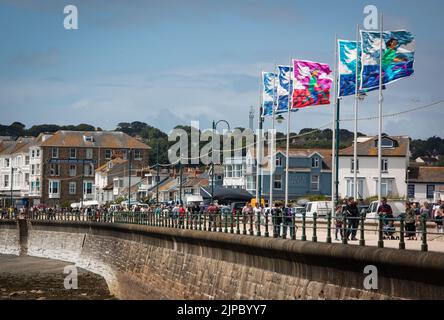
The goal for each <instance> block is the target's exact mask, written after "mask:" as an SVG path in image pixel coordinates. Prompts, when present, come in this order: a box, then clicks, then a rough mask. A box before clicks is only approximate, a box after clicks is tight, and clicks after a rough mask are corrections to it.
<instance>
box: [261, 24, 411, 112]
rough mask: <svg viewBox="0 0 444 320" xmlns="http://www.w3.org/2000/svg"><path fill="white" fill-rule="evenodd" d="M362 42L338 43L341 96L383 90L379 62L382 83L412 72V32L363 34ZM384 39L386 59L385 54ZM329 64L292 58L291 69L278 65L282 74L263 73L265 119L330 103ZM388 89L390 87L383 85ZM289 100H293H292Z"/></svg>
mask: <svg viewBox="0 0 444 320" xmlns="http://www.w3.org/2000/svg"><path fill="white" fill-rule="evenodd" d="M360 35H361V41H359V42H357V41H348V40H339V41H338V57H339V61H338V96H339V97H345V96H350V95H355V93H356V63H358V84H359V88H358V92H359V93H361V94H365V93H366V92H368V91H372V90H376V89H378V88H379V73H380V61H381V60H382V71H383V72H382V76H383V79H382V84H383V85H386V84H389V83H392V82H394V81H397V80H399V79H401V78H405V77H409V76H411V75H412V74H413V72H414V70H413V63H414V59H415V40H414V37H413V35H412V34H411V33H410V32H407V31H386V32H383V33H382V38H381V32H379V31H375V32H373V31H361V32H360ZM381 41H382V59H381V56H380V51H381ZM331 72H332V71H331V69H330V67H329V65H327V64H323V63H318V62H312V61H305V60H292V64H291V66H288V65H287V66H282V65H279V66H277V72H263V73H262V88H263V89H262V107H263V115H264V116H270V115H272V114H273V109H274V111H275V114H280V113H284V112H288V109H289V108H290V110H296V109H299V108H304V107H308V106H315V105H326V104H330V92H331V86H332V84H333V79H332V77H331ZM384 88H385V87H384ZM289 100H290V101H289Z"/></svg>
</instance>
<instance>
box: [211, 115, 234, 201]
mask: <svg viewBox="0 0 444 320" xmlns="http://www.w3.org/2000/svg"><path fill="white" fill-rule="evenodd" d="M221 122H224V123H225V124H226V125H227V127H228V131H230V130H231V129H230V124H229V123H228V121H226V120H219V121H217V122H215V121H214V120H213V139H212V143H213V148H212V151H211V153H212V154H211V158H212V159H211V202H213V197H214V146H215V143H214V133H215V132H216V128H217V125H218V124H219V123H221Z"/></svg>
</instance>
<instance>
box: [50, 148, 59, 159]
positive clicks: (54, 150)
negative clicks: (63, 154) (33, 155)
mask: <svg viewBox="0 0 444 320" xmlns="http://www.w3.org/2000/svg"><path fill="white" fill-rule="evenodd" d="M58 157H59V148H52V149H51V158H53V159H57V158H58Z"/></svg>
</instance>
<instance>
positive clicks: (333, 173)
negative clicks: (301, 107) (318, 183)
mask: <svg viewBox="0 0 444 320" xmlns="http://www.w3.org/2000/svg"><path fill="white" fill-rule="evenodd" d="M333 90H334V91H333V108H332V109H333V117H332V118H333V119H332V120H333V123H332V147H331V150H332V152H331V165H332V166H331V208H332V217H333V214H334V212H335V188H336V181H335V179H336V170H337V168H336V157H335V156H336V152H338V150H336V107H337V106H336V101H337V99H338V36H337V35H336V36H335V62H334V78H333Z"/></svg>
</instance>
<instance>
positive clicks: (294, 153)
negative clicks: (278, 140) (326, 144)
mask: <svg viewBox="0 0 444 320" xmlns="http://www.w3.org/2000/svg"><path fill="white" fill-rule="evenodd" d="M251 152H252V155H253V158H256V150H255V149H254V148H252V149H251ZM279 152H280V153H282V154H283V155H284V156H285V157H286V156H287V149H286V148H276V153H279ZM315 153H318V154H319V155H320V156H321V157H322V158H323V159H322V160H323V167H322V169H327V170H329V169H331V167H332V152H331V150H330V149H299V148H290V149H289V154H290V158H310V157H311V156H312V155H313V154H315ZM264 156H268V148H266V150H265V151H264ZM265 169H266V168H265Z"/></svg>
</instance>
